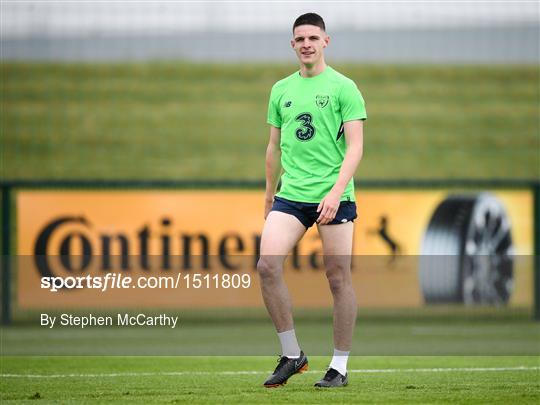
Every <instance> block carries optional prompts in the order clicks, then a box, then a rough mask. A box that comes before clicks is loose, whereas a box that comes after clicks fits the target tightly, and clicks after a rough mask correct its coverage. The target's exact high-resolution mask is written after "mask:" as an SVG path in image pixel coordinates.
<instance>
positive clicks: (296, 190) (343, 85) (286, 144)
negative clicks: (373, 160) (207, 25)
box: [267, 66, 367, 203]
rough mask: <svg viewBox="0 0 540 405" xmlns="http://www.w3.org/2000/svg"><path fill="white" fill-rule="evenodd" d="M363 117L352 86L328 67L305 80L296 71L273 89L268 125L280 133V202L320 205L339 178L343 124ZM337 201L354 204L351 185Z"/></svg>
mask: <svg viewBox="0 0 540 405" xmlns="http://www.w3.org/2000/svg"><path fill="white" fill-rule="evenodd" d="M366 118H367V114H366V108H365V104H364V99H363V98H362V95H361V94H360V91H359V90H358V88H357V87H356V84H355V83H354V82H353V81H352V80H351V79H349V78H347V77H345V76H344V75H342V74H341V73H339V72H336V71H335V70H334V69H332V68H331V67H330V66H327V67H326V68H325V69H324V70H323V71H322V72H321V73H320V74H319V75H317V76H314V77H310V78H306V77H302V76H301V75H300V72H295V73H294V74H292V75H290V76H288V77H286V78H285V79H282V80H280V81H278V82H277V83H276V84H274V86H273V87H272V92H271V94H270V102H269V105H268V121H267V122H268V123H269V124H270V125H272V126H274V127H276V128H281V143H280V145H281V165H282V167H283V171H284V173H283V175H282V176H281V189H280V191H279V192H278V194H277V196H278V197H283V198H286V199H288V200H293V201H299V202H309V203H318V202H320V201H321V200H322V199H323V198H324V197H325V196H326V194H328V192H329V191H330V189H331V188H332V187H333V186H334V184H335V183H336V181H337V179H338V175H339V170H340V169H341V164H342V163H343V159H344V157H345V151H346V149H347V145H346V142H345V135H344V131H343V123H344V122H347V121H352V120H364V119H366ZM341 201H354V183H353V180H352V179H351V181H350V182H349V184H348V185H347V187H346V188H345V192H344V193H343V195H342V197H341Z"/></svg>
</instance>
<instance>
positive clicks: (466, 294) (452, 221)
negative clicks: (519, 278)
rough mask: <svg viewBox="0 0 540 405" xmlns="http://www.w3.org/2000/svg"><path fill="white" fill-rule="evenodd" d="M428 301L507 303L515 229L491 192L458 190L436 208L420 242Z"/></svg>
mask: <svg viewBox="0 0 540 405" xmlns="http://www.w3.org/2000/svg"><path fill="white" fill-rule="evenodd" d="M420 255H421V256H420V265H419V266H420V268H419V279H420V286H421V289H422V293H423V296H424V300H425V302H426V303H428V304H430V303H463V304H466V305H474V304H484V305H504V304H506V303H507V302H508V300H509V298H510V295H511V292H512V283H513V258H512V235H511V229H510V222H509V220H508V217H507V215H506V211H505V209H504V207H503V205H502V204H501V202H500V201H499V200H498V199H497V198H496V197H494V196H493V195H491V194H488V193H481V194H474V195H453V196H450V197H448V198H446V199H445V200H444V201H443V202H442V203H440V204H439V206H438V207H437V208H436V210H435V212H434V213H433V216H432V217H431V220H430V221H429V224H428V227H427V230H426V231H425V233H424V237H423V240H422V245H421V248H420Z"/></svg>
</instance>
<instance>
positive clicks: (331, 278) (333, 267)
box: [326, 261, 351, 294]
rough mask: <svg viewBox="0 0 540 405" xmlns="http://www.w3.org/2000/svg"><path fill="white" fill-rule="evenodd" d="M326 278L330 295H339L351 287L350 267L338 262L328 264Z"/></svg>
mask: <svg viewBox="0 0 540 405" xmlns="http://www.w3.org/2000/svg"><path fill="white" fill-rule="evenodd" d="M326 278H327V279H328V284H329V285H330V290H331V291H332V294H336V293H339V292H341V291H343V289H344V288H347V287H349V286H350V285H351V277H350V266H349V265H348V264H346V263H342V262H339V261H335V262H331V263H328V264H327V266H326Z"/></svg>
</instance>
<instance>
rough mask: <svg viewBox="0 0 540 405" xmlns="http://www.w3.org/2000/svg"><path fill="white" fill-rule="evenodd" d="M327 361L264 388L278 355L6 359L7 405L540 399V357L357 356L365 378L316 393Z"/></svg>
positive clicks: (352, 364) (353, 377) (316, 360)
mask: <svg viewBox="0 0 540 405" xmlns="http://www.w3.org/2000/svg"><path fill="white" fill-rule="evenodd" d="M328 361H329V359H328V358H327V357H311V358H310V369H311V371H310V372H308V373H306V374H302V375H298V376H294V377H293V378H291V379H290V381H289V383H288V384H287V385H286V386H284V387H282V388H277V389H265V388H263V387H262V386H261V384H262V381H264V378H265V377H266V375H267V374H268V373H269V371H271V370H272V369H273V367H274V366H275V358H270V357H45V358H43V357H24V358H23V357H6V358H3V359H2V380H1V388H2V389H1V392H2V394H1V396H2V402H3V403H6V404H8V403H36V400H39V401H38V402H39V403H78V404H86V403H88V404H95V403H127V402H129V403H145V404H154V403H181V402H190V403H203V402H204V403H237V402H243V403H286V402H288V403H330V402H331V403H360V402H362V403H366V402H368V403H385V404H388V403H463V404H467V403H470V404H478V403H490V404H508V403H514V404H521V403H538V400H539V398H540V384H539V381H540V380H539V358H538V357H352V358H351V359H350V361H349V369H350V370H359V372H351V373H350V385H349V386H348V387H345V388H341V389H334V390H321V389H315V388H313V386H312V385H313V383H314V382H315V381H316V380H317V379H319V378H320V377H321V376H322V374H323V370H324V369H325V367H326V366H327V364H328ZM518 367H522V368H521V369H516V368H518ZM444 368H446V369H454V370H446V371H445V370H440V369H444ZM474 368H475V369H476V370H471V369H474ZM418 369H421V370H418ZM434 369H435V370H434ZM481 369H483V370H481ZM361 370H364V371H361ZM366 370H367V371H366ZM373 370H386V372H374V371H373ZM244 371H245V372H247V373H238V372H244ZM228 372H231V373H228ZM15 375H16V376H15ZM29 375H30V376H29ZM25 376H26V377H25Z"/></svg>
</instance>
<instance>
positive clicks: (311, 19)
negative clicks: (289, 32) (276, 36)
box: [292, 13, 326, 32]
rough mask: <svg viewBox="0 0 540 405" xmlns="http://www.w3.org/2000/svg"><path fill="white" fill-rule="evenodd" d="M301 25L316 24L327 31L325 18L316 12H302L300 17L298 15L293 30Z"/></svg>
mask: <svg viewBox="0 0 540 405" xmlns="http://www.w3.org/2000/svg"><path fill="white" fill-rule="evenodd" d="M299 25H315V26H317V27H319V28H320V29H321V30H323V31H326V26H325V25H324V20H323V19H322V17H321V16H320V15H319V14H315V13H307V14H302V15H301V16H300V17H298V18H297V19H296V21H295V22H294V24H293V27H292V29H293V32H294V29H295V28H296V27H298V26H299Z"/></svg>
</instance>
